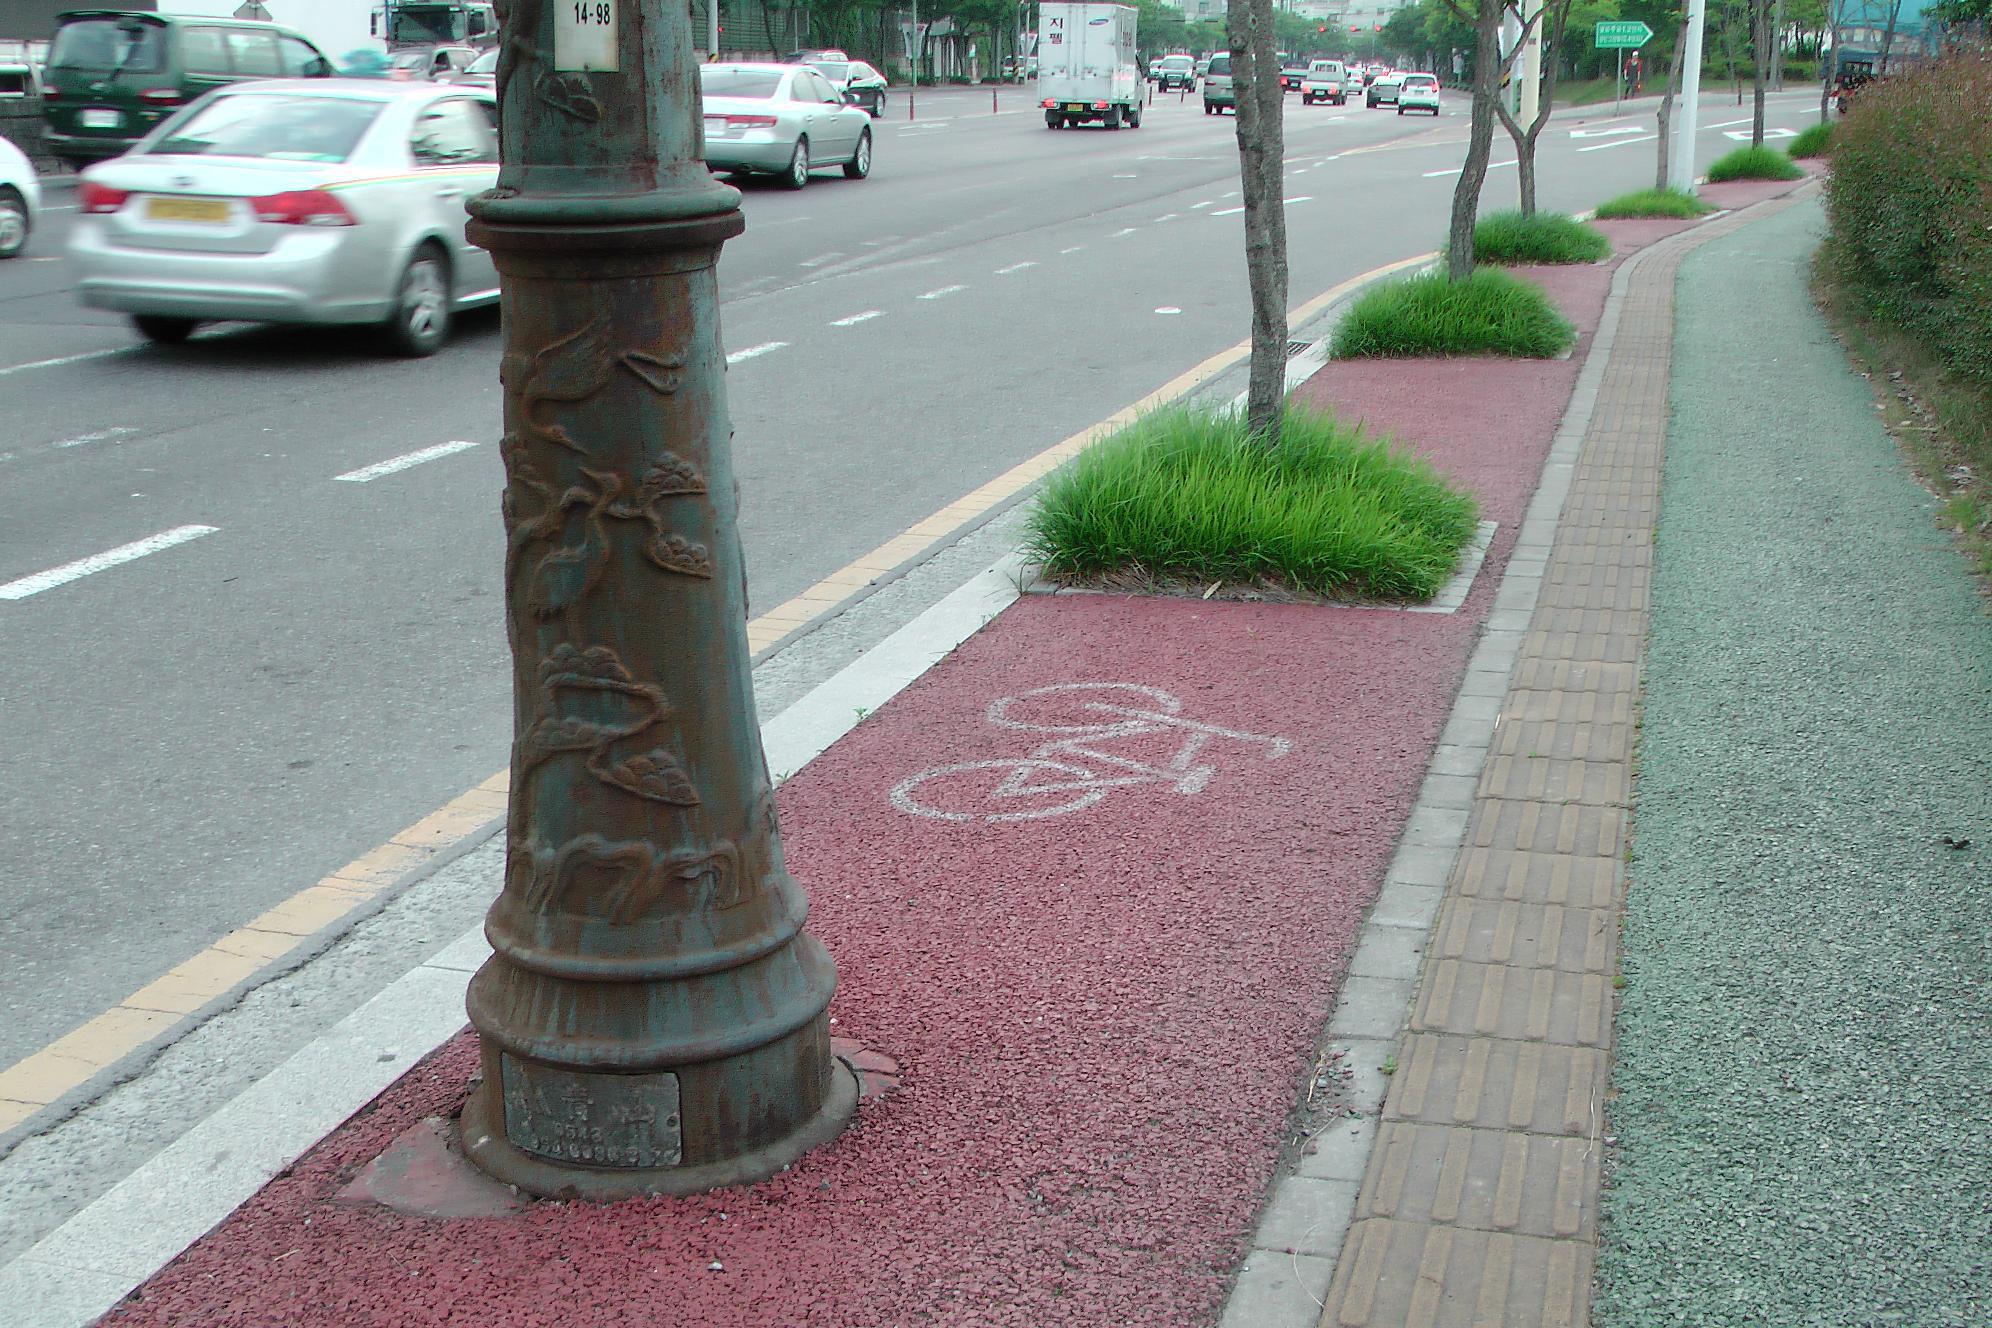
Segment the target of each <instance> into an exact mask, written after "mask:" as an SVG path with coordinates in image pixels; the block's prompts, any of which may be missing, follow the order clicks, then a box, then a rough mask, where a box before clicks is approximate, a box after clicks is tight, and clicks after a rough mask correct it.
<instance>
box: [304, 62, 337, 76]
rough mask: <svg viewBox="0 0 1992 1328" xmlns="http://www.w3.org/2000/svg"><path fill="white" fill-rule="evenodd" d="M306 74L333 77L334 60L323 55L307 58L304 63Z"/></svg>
mask: <svg viewBox="0 0 1992 1328" xmlns="http://www.w3.org/2000/svg"><path fill="white" fill-rule="evenodd" d="M304 76H305V77H306V78H330V77H332V62H331V61H330V60H327V59H324V58H322V57H321V58H319V59H316V60H307V61H305V64H304Z"/></svg>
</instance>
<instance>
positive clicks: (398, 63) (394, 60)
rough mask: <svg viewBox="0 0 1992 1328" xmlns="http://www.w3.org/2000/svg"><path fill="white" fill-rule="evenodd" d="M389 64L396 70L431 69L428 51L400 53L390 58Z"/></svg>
mask: <svg viewBox="0 0 1992 1328" xmlns="http://www.w3.org/2000/svg"><path fill="white" fill-rule="evenodd" d="M387 63H388V64H389V65H390V66H392V67H393V68H395V69H426V68H428V67H429V53H428V52H427V51H399V52H396V53H395V54H394V55H392V56H389V57H388V61H387Z"/></svg>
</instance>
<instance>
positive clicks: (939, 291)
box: [918, 286, 968, 300]
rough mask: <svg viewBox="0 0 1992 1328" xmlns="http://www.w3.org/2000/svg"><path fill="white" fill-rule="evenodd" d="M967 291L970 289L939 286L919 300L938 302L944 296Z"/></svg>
mask: <svg viewBox="0 0 1992 1328" xmlns="http://www.w3.org/2000/svg"><path fill="white" fill-rule="evenodd" d="M967 289H968V287H966V286H938V287H936V288H935V289H933V290H930V291H928V292H927V293H926V294H925V295H922V296H919V297H918V298H920V299H922V300H938V299H940V298H941V297H942V296H944V295H952V294H954V293H955V292H956V291H965V290H967Z"/></svg>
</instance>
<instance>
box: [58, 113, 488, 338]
mask: <svg viewBox="0 0 1992 1328" xmlns="http://www.w3.org/2000/svg"><path fill="white" fill-rule="evenodd" d="M496 116H497V108H496V107H495V106H494V105H493V104H492V99H491V94H490V93H488V92H485V91H483V90H482V89H480V88H466V87H450V86H447V85H443V84H436V83H392V82H386V81H382V80H376V79H324V78H320V79H296V80H290V79H269V80H259V81H255V82H248V83H235V84H230V85H227V86H224V87H221V88H218V89H216V90H215V91H214V92H211V93H209V94H208V95H207V96H206V97H203V98H202V99H201V100H199V101H197V102H195V103H194V104H193V105H191V106H189V107H187V108H186V109H185V110H182V111H181V112H179V113H178V114H177V115H175V116H174V117H173V118H172V119H170V120H167V121H165V122H164V123H163V124H161V125H159V127H158V128H156V129H154V130H153V131H152V132H151V133H150V134H147V135H146V136H145V137H144V138H142V139H140V140H139V141H138V143H137V144H136V145H134V146H133V148H132V149H131V151H130V152H128V153H126V154H125V155H124V156H122V157H114V158H112V159H111V160H109V161H102V162H98V163H97V164H96V165H94V166H91V167H90V168H89V169H88V170H86V171H84V172H83V178H82V181H81V183H80V184H79V185H78V187H77V203H78V204H79V205H80V207H81V215H80V216H79V217H78V218H77V221H76V226H75V228H74V229H73V230H72V231H71V233H70V239H69V256H70V259H71V261H72V263H73V264H74V269H75V273H76V288H77V293H78V295H79V297H80V298H81V299H82V301H83V303H84V304H86V305H89V306H90V307H91V308H95V309H116V310H119V311H121V312H124V313H127V314H130V315H131V317H132V322H133V323H134V324H135V325H136V326H137V327H138V330H139V331H140V332H141V333H143V334H144V335H145V336H147V337H149V338H151V339H152V340H154V341H164V342H176V341H183V340H185V339H186V337H187V335H188V334H189V333H191V332H192V331H193V330H194V329H195V328H196V327H198V326H199V325H200V324H201V323H203V322H207V321H210V320H216V319H247V320H252V321H257V322H272V323H371V324H375V325H377V326H378V327H379V328H380V330H381V333H382V335H383V336H384V337H385V339H386V341H387V343H388V345H389V347H390V348H392V349H393V350H394V351H396V352H398V353H400V354H403V355H428V354H431V353H433V352H434V351H436V350H437V349H438V348H440V347H441V346H442V344H443V341H444V340H445V339H446V338H447V337H448V335H449V329H450V323H451V320H452V318H453V316H454V315H455V313H456V311H457V310H459V309H463V308H466V307H468V306H471V305H478V304H489V303H491V302H493V301H495V300H496V299H497V298H498V273H497V270H496V268H495V267H494V266H493V264H492V261H491V255H490V254H488V253H486V252H485V251H484V250H482V249H480V248H478V247H477V246H475V245H473V244H471V243H470V242H469V240H468V239H467V238H466V237H465V235H464V223H465V221H466V217H465V216H464V207H463V205H464V200H465V199H466V198H468V197H469V196H470V195H472V194H476V193H480V192H482V191H484V190H486V189H489V188H491V186H492V185H493V184H495V183H496V182H497V178H498V132H497V121H496Z"/></svg>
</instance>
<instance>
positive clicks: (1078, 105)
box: [1065, 101, 1086, 111]
mask: <svg viewBox="0 0 1992 1328" xmlns="http://www.w3.org/2000/svg"><path fill="white" fill-rule="evenodd" d="M1065 109H1066V110H1068V111H1083V110H1085V109H1086V106H1085V104H1084V103H1083V102H1076V101H1069V102H1067V103H1065Z"/></svg>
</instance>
